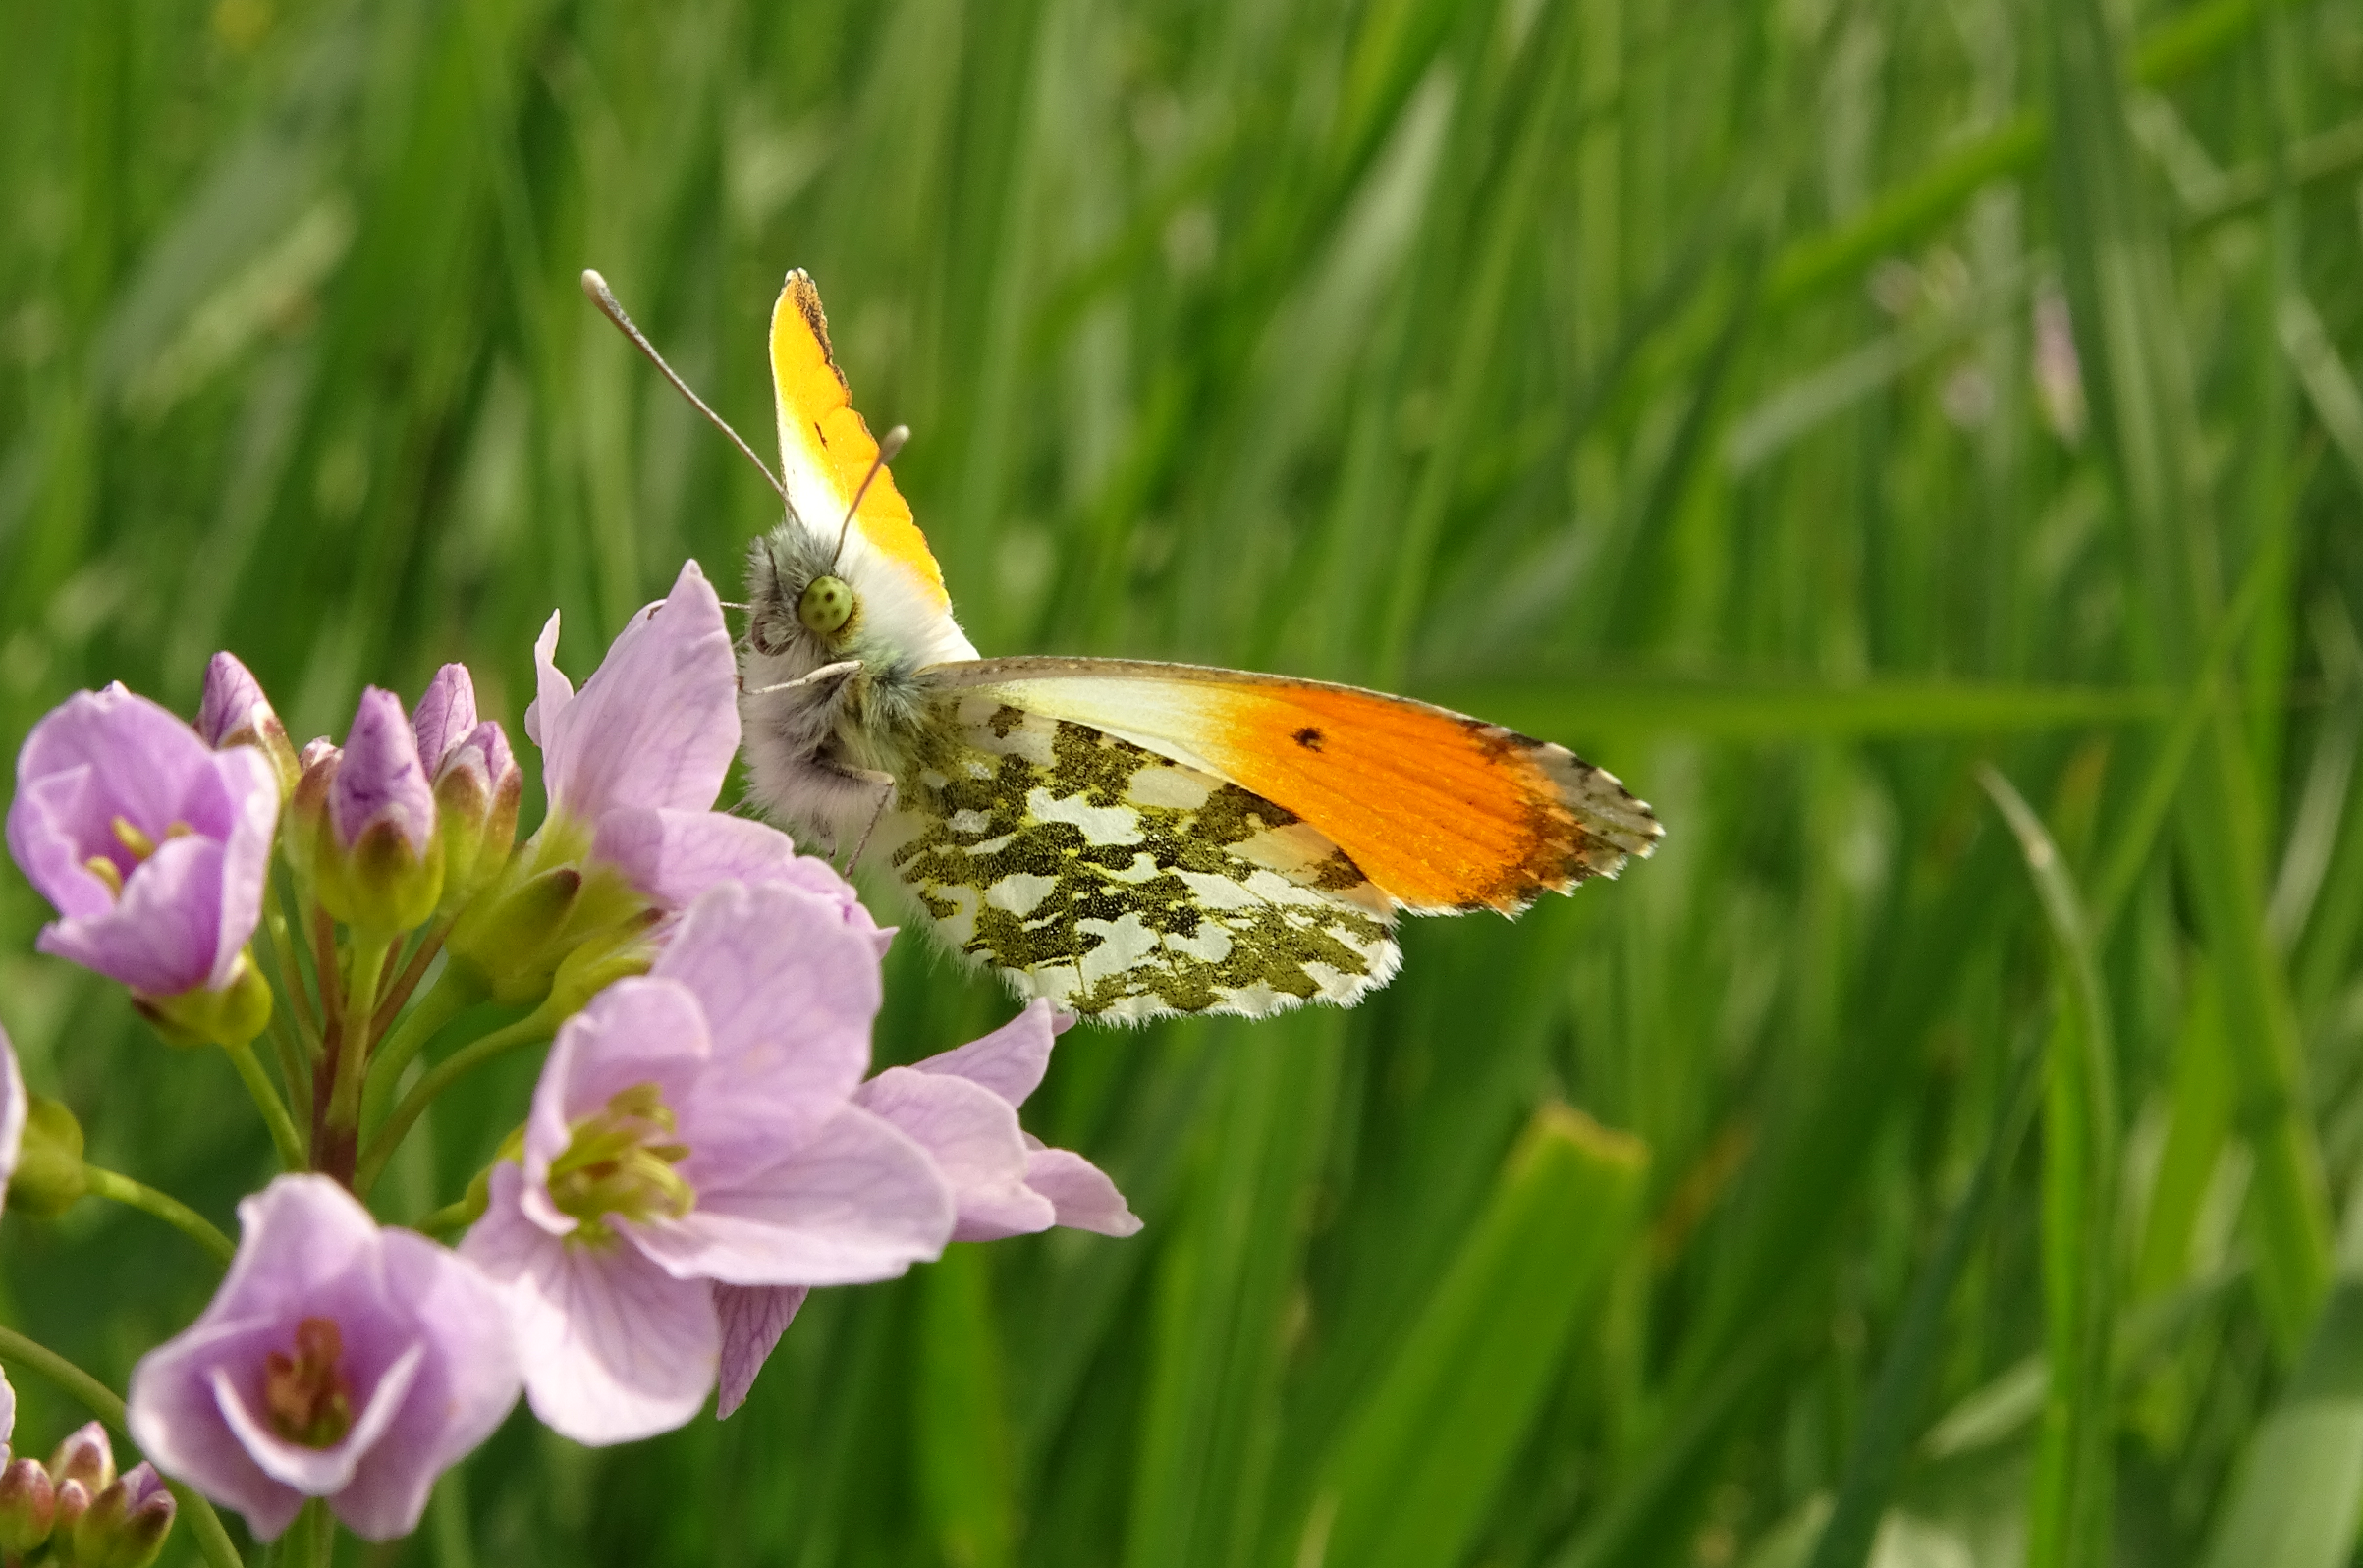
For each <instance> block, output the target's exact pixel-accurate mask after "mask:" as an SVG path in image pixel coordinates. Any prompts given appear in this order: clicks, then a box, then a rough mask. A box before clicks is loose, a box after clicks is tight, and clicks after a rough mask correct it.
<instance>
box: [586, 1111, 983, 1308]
mask: <svg viewBox="0 0 2363 1568" xmlns="http://www.w3.org/2000/svg"><path fill="white" fill-rule="evenodd" d="M953 1213H954V1212H953V1205H952V1192H951V1189H950V1188H949V1187H948V1186H947V1185H946V1184H945V1182H944V1178H943V1176H942V1175H941V1174H940V1173H938V1172H937V1170H936V1168H935V1162H933V1161H931V1160H929V1159H928V1158H927V1154H926V1151H924V1150H922V1149H921V1148H920V1147H919V1146H918V1145H917V1144H916V1143H914V1142H912V1141H911V1140H910V1139H909V1138H908V1137H907V1136H906V1135H905V1134H903V1133H902V1132H900V1131H898V1130H896V1129H895V1128H894V1127H892V1126H889V1125H888V1124H887V1123H886V1122H885V1121H883V1120H882V1119H880V1118H879V1117H877V1116H873V1115H871V1114H870V1113H869V1112H868V1111H865V1110H861V1109H858V1108H854V1107H852V1106H848V1107H847V1108H845V1109H843V1110H840V1111H839V1112H838V1113H837V1114H836V1115H835V1116H833V1117H831V1118H830V1119H829V1121H828V1122H827V1123H826V1124H825V1125H824V1126H822V1127H821V1128H820V1129H819V1130H818V1131H817V1132H815V1133H814V1134H813V1135H812V1136H811V1137H809V1138H807V1139H805V1140H803V1141H802V1142H800V1143H799V1144H798V1145H797V1147H796V1149H795V1150H794V1151H793V1152H792V1153H791V1154H789V1155H788V1156H787V1158H785V1159H783V1160H781V1161H780V1162H778V1163H777V1164H775V1165H773V1166H772V1167H771V1168H770V1169H769V1170H767V1171H764V1172H763V1173H762V1174H761V1176H760V1178H759V1179H755V1180H749V1181H748V1182H746V1183H745V1184H744V1185H742V1186H739V1187H735V1188H730V1189H725V1190H719V1191H717V1190H710V1189H700V1190H699V1192H698V1194H697V1207H696V1209H695V1210H693V1211H692V1212H691V1213H690V1214H689V1215H688V1216H687V1217H686V1218H683V1219H679V1220H669V1221H660V1222H651V1223H648V1224H626V1223H624V1222H622V1221H619V1222H618V1224H619V1228H622V1229H624V1230H625V1231H626V1232H627V1233H628V1234H629V1235H630V1236H631V1237H632V1240H633V1241H635V1242H636V1243H637V1244H638V1245H639V1247H640V1249H641V1250H642V1251H643V1252H645V1253H646V1254H647V1255H648V1256H649V1257H651V1258H653V1259H654V1260H656V1262H657V1263H659V1264H661V1265H662V1266H663V1267H664V1268H665V1269H666V1270H667V1271H670V1272H672V1273H673V1274H675V1275H677V1276H679V1277H681V1278H684V1279H713V1280H720V1281H723V1282H725V1283H729V1284H738V1285H845V1284H858V1283H861V1282H863V1281H865V1280H871V1279H891V1278H893V1277H894V1276H895V1275H897V1274H900V1273H902V1272H903V1271H905V1270H907V1269H908V1268H909V1267H910V1266H911V1265H912V1264H914V1263H923V1262H925V1261H926V1260H928V1259H930V1258H933V1257H936V1256H937V1255H939V1254H940V1253H942V1251H943V1250H944V1244H945V1242H947V1241H948V1240H950V1239H951V1236H952V1224H953Z"/></svg>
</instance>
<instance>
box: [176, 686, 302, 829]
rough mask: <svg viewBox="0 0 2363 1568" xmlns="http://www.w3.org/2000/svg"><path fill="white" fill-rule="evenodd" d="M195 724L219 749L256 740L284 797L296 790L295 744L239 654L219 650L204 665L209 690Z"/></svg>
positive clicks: (198, 711)
mask: <svg viewBox="0 0 2363 1568" xmlns="http://www.w3.org/2000/svg"><path fill="white" fill-rule="evenodd" d="M196 730H197V733H198V734H199V735H202V736H203V737H204V740H205V744H207V745H209V746H211V747H212V748H213V749H214V750H216V751H220V750H222V749H224V748H225V747H228V746H255V747H259V748H260V749H261V751H262V754H263V755H264V756H266V757H268V758H270V759H271V767H272V768H273V769H274V770H275V771H276V772H277V773H278V775H279V793H280V797H281V798H282V799H284V798H286V797H287V796H288V795H289V794H290V793H292V792H293V791H294V790H295V787H296V778H297V775H298V773H299V772H300V771H301V770H299V768H298V767H297V764H296V748H295V747H294V746H292V745H290V744H289V743H288V738H287V726H285V725H283V724H281V723H280V722H279V715H278V714H277V713H275V712H273V711H272V708H271V699H270V698H268V697H266V696H264V695H263V694H262V682H260V681H258V680H256V679H255V678H254V676H253V673H252V672H250V671H249V670H247V667H246V666H245V665H243V664H240V663H239V662H238V659H237V658H236V656H235V655H232V654H228V653H217V654H215V655H214V656H213V662H212V663H211V664H208V665H207V666H205V694H204V696H203V697H201V698H200V699H198V702H197V718H196Z"/></svg>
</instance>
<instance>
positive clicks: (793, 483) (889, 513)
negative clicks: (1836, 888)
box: [584, 270, 1663, 1021]
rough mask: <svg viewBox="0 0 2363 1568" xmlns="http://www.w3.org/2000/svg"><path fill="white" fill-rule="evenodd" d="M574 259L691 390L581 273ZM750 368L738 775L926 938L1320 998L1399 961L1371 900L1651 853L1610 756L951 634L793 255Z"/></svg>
mask: <svg viewBox="0 0 2363 1568" xmlns="http://www.w3.org/2000/svg"><path fill="white" fill-rule="evenodd" d="M584 285H585V288H586V289H589V290H591V293H592V297H593V298H594V299H595V300H598V301H599V302H600V304H601V308H602V309H605V310H606V311H607V312H608V314H609V315H610V316H611V317H612V318H614V319H615V320H616V322H617V325H618V326H620V327H622V328H623V329H624V330H625V331H626V332H627V333H628V334H630V335H631V336H632V339H633V341H634V342H635V344H637V345H638V346H639V347H640V348H641V349H642V351H644V352H646V353H647V354H648V355H649V357H650V358H652V359H655V360H656V362H657V364H658V366H659V367H660V368H664V369H665V373H666V375H667V376H668V377H670V378H672V379H673V381H674V384H675V385H676V386H678V387H681V390H682V391H683V392H684V393H685V394H686V395H688V396H689V397H690V400H691V401H692V402H698V401H697V399H696V397H695V395H694V394H690V393H688V389H687V387H686V386H683V385H682V383H681V382H680V379H679V378H678V377H674V376H673V374H672V371H671V370H670V369H669V368H667V367H665V366H664V362H663V360H662V359H661V358H659V357H658V356H657V354H656V351H654V349H652V348H650V347H649V346H648V345H647V342H646V340H645V339H643V338H641V337H640V336H639V334H638V332H637V330H636V329H634V328H632V326H631V324H630V322H629V321H628V320H627V319H626V318H625V317H624V316H623V312H622V309H621V307H620V306H617V305H616V304H615V302H614V299H613V297H612V296H610V295H608V294H607V293H606V290H605V285H604V284H598V283H597V275H596V274H587V273H586V274H585V275H584ZM594 285H596V287H595V288H594V287H593V286H594ZM771 367H772V379H773V387H774V392H775V395H776V401H777V406H778V413H779V435H780V463H781V470H780V473H779V476H778V477H777V478H775V479H774V480H773V483H774V485H775V487H777V488H778V489H779V490H780V491H781V494H782V498H783V500H784V501H785V502H786V514H785V517H784V519H783V520H782V521H781V523H780V524H779V526H778V527H776V528H774V529H772V530H771V531H770V532H769V533H768V534H766V535H765V536H763V537H762V538H760V539H757V540H756V541H754V543H753V544H752V546H751V547H750V549H749V551H748V556H747V589H746V592H747V602H746V605H745V607H744V608H745V609H746V613H747V619H746V629H745V633H744V635H743V637H742V641H741V669H740V685H741V690H742V696H741V699H740V702H741V719H742V730H743V734H744V742H743V743H744V747H745V754H746V760H747V764H748V772H749V777H750V780H751V785H752V793H753V795H754V796H755V797H756V798H757V799H758V800H759V801H760V802H761V804H762V805H763V806H764V807H765V808H766V809H767V810H768V811H769V812H770V813H771V814H772V815H774V816H775V817H777V818H778V819H780V820H781V821H782V822H783V824H784V825H785V826H787V827H788V828H789V829H790V831H791V832H793V833H796V834H797V835H798V836H799V837H801V838H806V839H807V840H809V839H811V838H818V839H820V840H821V841H824V842H826V843H828V844H830V845H831V846H832V847H833V848H834V849H835V850H836V851H837V852H838V853H840V854H843V855H846V856H847V861H848V869H849V870H850V869H851V865H852V862H853V861H856V860H860V859H862V858H863V856H864V855H868V856H872V857H874V859H873V860H872V861H871V862H870V863H872V864H883V866H884V867H885V868H886V869H887V870H888V871H889V873H890V874H891V876H892V877H893V879H894V880H895V881H896V882H897V883H898V884H899V885H900V886H901V887H902V888H903V889H904V890H906V891H907V892H908V894H909V895H910V896H911V898H912V900H913V901H914V902H915V904H916V905H917V907H918V909H919V910H920V911H921V912H922V913H923V915H924V919H925V922H926V924H927V926H928V928H929V929H930V930H931V931H932V932H933V934H934V935H935V936H936V937H937V938H938V939H939V940H940V941H941V942H942V943H943V944H944V946H947V947H948V948H950V949H951V950H952V951H953V952H955V953H958V954H959V955H961V956H962V958H965V959H967V960H969V961H971V962H974V963H978V964H982V965H986V966H988V967H990V968H992V969H994V970H996V971H998V972H999V974H1000V975H1001V976H1002V978H1003V979H1005V980H1006V981H1008V983H1009V984H1010V986H1011V988H1012V989H1013V990H1015V991H1016V992H1017V994H1018V995H1019V996H1021V997H1045V998H1048V999H1049V1000H1051V1001H1052V1002H1053V1003H1054V1004H1056V1005H1057V1006H1059V1007H1061V1008H1063V1009H1065V1010H1067V1011H1070V1012H1074V1013H1079V1014H1082V1015H1083V1016H1085V1017H1092V1018H1099V1019H1106V1020H1117V1021H1138V1020H1143V1019H1148V1018H1154V1017H1160V1016H1164V1015H1167V1014H1174V1013H1237V1014H1244V1015H1247V1016H1251V1017H1254V1016H1262V1015H1265V1014H1268V1013H1272V1012H1276V1011H1279V1010H1281V1009H1283V1008H1286V1007H1290V1006H1293V1005H1296V1004H1298V1003H1301V1002H1307V1001H1314V1000H1320V1001H1328V1002H1336V1003H1341V1004H1348V1003H1351V1002H1354V1001H1356V1000H1360V999H1361V998H1362V997H1364V996H1365V995H1367V994H1368V993H1369V992H1370V991H1372V990H1374V989H1375V988H1377V987H1379V986H1382V985H1384V984H1386V982H1387V981H1388V980H1389V979H1390V978H1392V977H1393V975H1394V974H1395V972H1396V970H1397V968H1398V967H1399V966H1400V964H1401V949H1400V948H1399V947H1398V946H1397V944H1396V940H1395V923H1396V920H1397V917H1398V916H1399V915H1401V914H1403V913H1411V914H1456V913H1463V912H1467V911H1471V910H1479V909H1493V910H1498V911H1500V912H1502V913H1504V914H1507V915H1514V914H1516V913H1517V912H1518V911H1520V910H1522V909H1524V908H1525V907H1526V906H1527V905H1528V904H1530V903H1531V902H1533V901H1534V899H1535V898H1536V897H1537V896H1539V895H1540V894H1542V893H1544V892H1571V891H1572V890H1573V889H1574V887H1575V885H1576V884H1577V883H1580V882H1583V881H1586V880H1588V879H1590V878H1592V877H1614V876H1615V875H1617V873H1618V871H1619V869H1620V868H1621V867H1622V866H1623V864H1624V862H1625V860H1626V858H1627V857H1628V856H1636V855H1638V856H1646V855H1648V854H1649V853H1650V851H1651V850H1652V849H1654V848H1655V847H1656V845H1657V842H1658V839H1659V838H1660V837H1661V836H1662V834H1663V830H1662V829H1661V828H1660V827H1659V825H1658V821H1657V818H1656V817H1655V816H1654V815H1653V814H1652V813H1651V811H1650V809H1649V807H1648V805H1647V804H1645V803H1644V802H1642V801H1640V800H1637V799H1635V798H1634V797H1633V796H1632V795H1631V794H1630V793H1628V792H1627V791H1626V790H1625V788H1624V786H1623V785H1622V784H1620V783H1618V781H1617V780H1616V778H1615V777H1614V776H1612V775H1610V774H1608V773H1606V772H1604V771H1603V770H1601V769H1599V768H1596V767H1594V766H1592V765H1591V764H1590V763H1588V762H1585V761H1584V760H1583V759H1582V758H1580V757H1578V756H1576V755H1575V754H1574V753H1572V752H1570V751H1568V750H1566V748H1564V747H1561V746H1556V745H1552V744H1550V743H1548V742H1546V741H1541V740H1535V739H1531V738H1529V737H1527V736H1525V735H1522V734H1518V733H1516V732H1515V731H1513V730H1506V729H1503V728H1501V727H1500V726H1498V725H1490V724H1486V723H1484V722H1483V721H1481V720H1477V719H1471V718H1468V717H1465V716H1464V715H1461V714H1457V713H1452V712H1449V711H1447V710H1445V709H1442V708H1436V707H1431V706H1429V705H1428V704H1425V703H1421V702H1414V701H1411V700H1409V699H1406V698H1402V697H1391V696H1386V695H1382V694H1381V693H1378V692H1374V691H1364V690H1360V689H1358V688H1356V687H1352V686H1343V685H1333V684H1329V683H1327V682H1323V681H1316V680H1298V679H1292V678H1290V677H1287V676H1267V675H1251V674H1246V673H1243V672H1240V671H1234V670H1216V669H1207V668H1204V667H1200V666H1196V665H1181V664H1156V663H1149V662H1145V661H1139V660H1129V659H1074V658H1005V659H986V658H981V657H979V656H978V654H977V651H976V649H975V648H974V647H973V646H971V645H970V643H969V641H968V639H967V637H966V636H965V635H963V634H962V631H961V628H960V623H959V622H958V621H957V620H956V619H955V618H954V616H953V613H952V601H951V596H950V594H949V592H948V591H947V590H946V588H945V584H944V575H943V571H942V568H939V567H938V566H937V564H936V560H935V557H934V555H933V553H932V552H930V551H929V549H928V548H927V540H926V537H925V535H923V534H922V533H921V532H920V531H919V528H918V525H917V523H916V522H915V521H914V520H913V518H912V516H911V511H910V507H909V505H908V504H907V502H906V501H905V500H904V499H903V497H902V495H901V494H900V493H899V492H898V491H897V490H896V488H895V483H894V477H893V475H892V473H891V472H890V471H889V470H888V468H887V466H886V460H888V459H889V458H891V457H892V456H893V455H894V453H895V452H896V451H899V450H900V447H901V443H902V439H903V437H904V436H905V435H906V434H907V432H905V431H904V430H902V429H901V428H900V427H897V428H896V429H895V430H893V431H890V432H889V433H888V437H887V441H886V445H885V447H884V448H883V449H882V448H881V445H880V443H879V442H878V441H877V440H876V439H874V438H873V437H872V436H871V434H870V431H869V427H868V426H867V425H866V424H865V423H864V422H863V420H862V418H861V415H860V414H859V413H858V412H856V411H855V410H854V408H853V406H852V392H851V389H850V388H849V387H848V385H847V383H846V379H845V376H844V374H843V372H842V371H840V370H839V369H838V366H837V359H836V355H835V353H834V352H833V351H832V350H831V348H830V344H829V329H828V321H827V317H826V316H825V315H824V314H823V312H822V310H821V302H820V293H819V291H818V290H817V289H816V288H815V287H814V286H813V283H812V280H811V278H810V277H809V276H807V275H806V274H805V273H803V272H802V271H800V270H799V271H796V272H791V273H789V274H788V279H787V284H786V287H785V288H783V289H782V291H781V293H780V297H779V300H778V302H777V304H776V305H775V306H774V308H773V311H772V317H771ZM698 406H699V408H700V409H702V410H704V411H706V412H707V414H708V416H709V417H712V418H714V420H715V423H717V424H722V421H721V419H720V417H719V416H717V415H714V414H712V411H711V410H710V409H705V406H704V404H703V403H701V402H699V403H698ZM723 428H724V430H725V431H726V432H727V431H728V429H729V427H728V426H727V425H723ZM732 439H733V440H734V441H739V438H738V437H737V436H736V435H735V434H733V436H732ZM739 445H740V447H741V449H742V451H746V453H747V456H748V457H749V458H754V454H753V453H752V451H751V450H749V449H747V448H746V444H745V443H744V442H743V441H739ZM755 462H756V465H757V466H758V467H762V466H764V465H763V463H762V461H761V460H760V459H755ZM768 471H769V470H768V469H766V473H767V474H768Z"/></svg>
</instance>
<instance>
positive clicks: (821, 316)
mask: <svg viewBox="0 0 2363 1568" xmlns="http://www.w3.org/2000/svg"><path fill="white" fill-rule="evenodd" d="M788 297H789V299H790V300H792V301H793V302H794V303H795V305H796V308H797V314H798V315H801V316H802V317H803V318H804V325H806V326H808V327H810V328H811V329H812V336H813V337H815V338H817V339H818V340H820V356H821V359H822V361H823V362H824V363H826V364H827V365H828V367H829V373H830V374H831V375H833V376H835V377H836V378H837V384H838V385H839V386H841V387H845V388H846V392H847V395H848V396H851V395H852V386H850V385H849V384H848V383H847V381H846V378H845V372H844V371H843V370H840V369H838V368H837V351H836V350H835V349H834V348H832V347H831V346H830V344H829V316H828V312H827V311H825V310H823V309H821V307H820V288H819V286H818V285H816V284H815V283H813V281H812V274H810V273H809V272H806V271H805V270H804V269H803V268H801V267H798V268H797V269H796V270H795V271H793V272H791V273H789V274H788Z"/></svg>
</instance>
